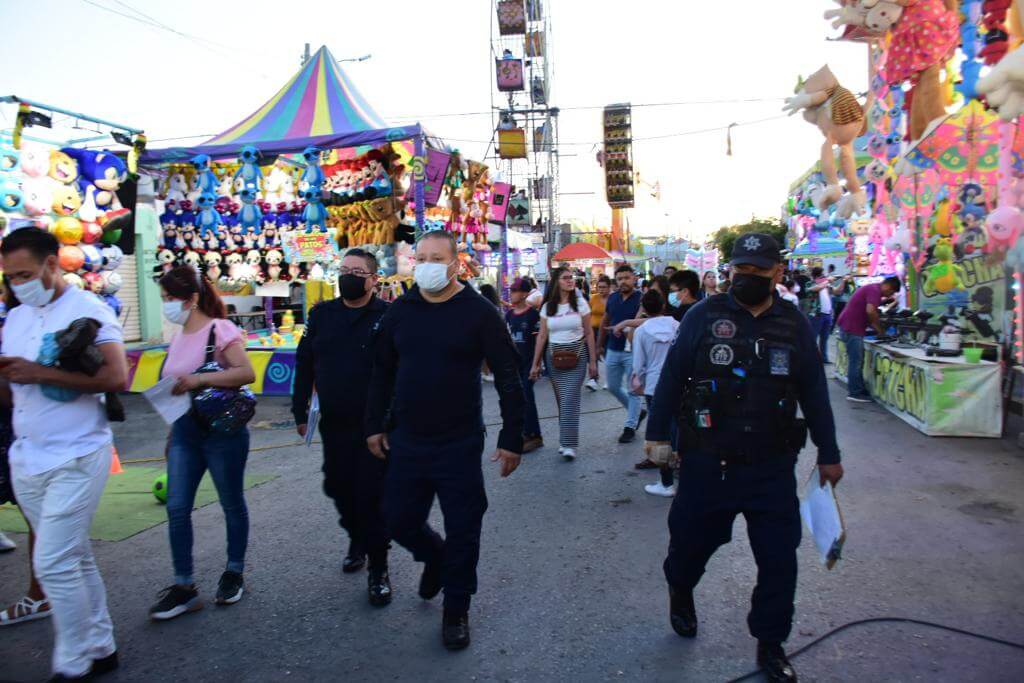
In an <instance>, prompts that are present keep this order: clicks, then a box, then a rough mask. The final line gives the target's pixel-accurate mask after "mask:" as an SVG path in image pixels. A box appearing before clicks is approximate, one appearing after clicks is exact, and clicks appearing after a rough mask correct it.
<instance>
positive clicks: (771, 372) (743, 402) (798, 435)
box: [646, 233, 843, 681]
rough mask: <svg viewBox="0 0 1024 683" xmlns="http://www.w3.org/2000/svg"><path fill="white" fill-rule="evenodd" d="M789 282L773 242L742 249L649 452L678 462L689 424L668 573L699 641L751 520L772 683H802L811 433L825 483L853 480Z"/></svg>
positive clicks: (683, 621)
mask: <svg viewBox="0 0 1024 683" xmlns="http://www.w3.org/2000/svg"><path fill="white" fill-rule="evenodd" d="M782 270H783V269H782V264H781V262H780V257H779V245H778V243H777V242H776V241H775V239H774V238H772V237H771V236H769V235H764V234H759V233H750V234H747V235H742V236H741V237H740V238H739V239H738V240H737V241H736V245H735V247H734V249H733V253H732V288H731V289H730V291H729V293H728V294H718V295H715V296H712V297H709V298H707V299H705V300H703V301H701V302H700V303H698V304H696V305H695V306H694V307H693V308H692V309H691V310H690V311H689V313H688V314H687V316H686V318H685V319H684V320H683V323H682V326H681V327H680V328H679V333H678V335H677V337H676V339H675V341H674V342H673V346H672V348H671V350H670V351H669V355H668V359H667V360H666V362H665V367H664V369H663V370H662V374H661V380H660V381H659V382H658V387H657V390H656V393H655V397H654V402H653V406H654V411H653V413H652V414H651V420H650V422H649V423H648V426H647V444H646V450H647V452H648V455H649V457H651V459H652V460H654V461H656V462H657V461H660V460H664V459H667V458H665V455H666V453H665V451H666V450H668V449H670V448H671V447H670V446H669V445H668V439H669V427H670V424H671V421H672V420H673V419H676V418H678V420H679V437H678V439H679V442H678V448H679V453H680V457H681V463H680V471H679V484H678V492H677V494H676V497H675V500H674V501H673V504H672V510H671V512H670V513H669V520H668V523H669V532H670V540H669V549H668V557H667V558H666V559H665V566H664V568H665V578H666V579H667V580H668V584H669V596H670V604H671V607H670V619H671V624H672V628H673V629H674V630H675V631H676V633H678V634H679V635H681V636H683V637H686V638H693V637H694V636H696V635H697V613H696V609H695V607H694V602H693V589H694V588H695V587H696V585H697V582H698V581H700V577H701V575H702V574H703V573H704V567H705V565H706V564H707V561H708V560H709V559H710V558H711V556H712V555H713V554H714V552H715V550H717V549H718V547H719V546H721V545H722V544H724V543H727V542H729V540H731V535H732V525H733V521H734V520H735V518H736V515H738V514H742V515H743V516H744V518H745V519H746V522H747V531H748V535H749V537H750V545H751V548H752V550H753V552H754V559H755V560H756V562H757V568H758V574H757V586H756V587H755V588H754V594H753V598H752V600H751V603H752V604H751V610H750V614H749V616H748V618H747V624H748V626H749V628H750V632H751V634H752V635H753V636H754V637H755V638H757V640H758V648H757V660H758V664H759V665H760V666H761V667H762V669H763V670H764V672H765V674H766V676H767V677H768V680H771V681H795V680H796V672H795V671H794V670H793V667H792V666H791V665H790V663H789V661H788V659H787V658H786V653H785V651H784V650H783V647H782V643H783V642H784V641H785V640H786V638H787V637H788V636H789V632H790V628H791V626H792V621H793V597H794V594H795V592H796V568H797V560H796V549H797V546H798V545H799V544H800V531H801V528H800V515H799V504H798V501H797V495H796V479H795V475H794V472H793V465H794V463H795V462H796V457H797V454H798V453H799V452H800V449H801V448H802V447H803V445H804V442H805V441H806V438H807V432H808V430H809V431H810V434H811V437H812V439H813V440H814V443H815V444H816V445H817V447H818V470H819V476H820V478H821V481H822V483H824V482H825V481H830V482H832V484H833V485H835V484H836V483H838V481H839V479H840V478H842V476H843V468H842V465H840V464H839V448H838V446H837V445H836V436H835V423H834V421H833V417H832V408H831V405H830V403H829V397H828V389H827V386H826V380H825V371H824V366H823V365H822V363H821V357H820V356H819V354H818V350H817V346H816V344H815V340H814V335H813V334H812V332H811V326H810V323H809V322H808V321H807V318H806V317H804V315H803V314H802V313H800V311H799V310H798V309H797V308H796V307H795V306H793V305H792V304H790V303H788V302H786V301H783V300H782V299H780V298H779V297H778V296H777V295H776V294H775V285H776V283H778V282H779V280H780V279H781V277H782ZM798 405H799V407H800V408H801V410H802V412H803V415H804V419H798V418H797V406H798Z"/></svg>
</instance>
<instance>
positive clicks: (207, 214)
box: [196, 192, 224, 239]
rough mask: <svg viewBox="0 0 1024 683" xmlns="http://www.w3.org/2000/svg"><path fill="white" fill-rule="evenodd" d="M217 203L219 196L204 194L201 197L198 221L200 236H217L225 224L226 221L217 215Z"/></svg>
mask: <svg viewBox="0 0 1024 683" xmlns="http://www.w3.org/2000/svg"><path fill="white" fill-rule="evenodd" d="M216 202H217V195H216V194H214V193H213V192H203V193H202V194H201V195H199V200H198V202H197V203H198V207H199V216H198V218H197V219H196V226H197V227H198V228H199V236H200V237H202V238H204V239H205V238H206V237H207V235H208V234H209V235H214V234H216V232H217V230H218V229H220V228H221V226H222V225H223V224H224V220H223V219H222V218H221V217H220V214H219V213H217V209H216V208H214V204H215V203H216Z"/></svg>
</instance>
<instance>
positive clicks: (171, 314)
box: [164, 299, 192, 325]
mask: <svg viewBox="0 0 1024 683" xmlns="http://www.w3.org/2000/svg"><path fill="white" fill-rule="evenodd" d="M183 303H185V302H184V301H179V300H177V299H175V300H173V301H165V302H164V317H165V318H167V322H169V323H173V324H175V325H184V324H185V323H186V322H188V319H189V316H191V315H192V309H191V308H182V307H181V305H182V304H183Z"/></svg>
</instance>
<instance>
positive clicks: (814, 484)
mask: <svg viewBox="0 0 1024 683" xmlns="http://www.w3.org/2000/svg"><path fill="white" fill-rule="evenodd" d="M804 494H805V495H804V499H803V500H802V501H800V516H801V517H803V519H804V523H805V524H807V528H808V529H810V531H811V536H812V537H813V538H814V545H815V547H816V548H817V549H818V555H819V557H820V558H821V563H822V564H824V565H826V566H830V565H829V560H830V559H831V560H833V563H834V560H836V559H838V557H839V551H840V549H841V548H842V544H841V542H840V538H842V536H843V522H842V520H841V519H840V517H839V505H838V503H836V496H835V493H834V492H833V491H832V484H830V483H829V482H825V485H824V486H820V485H819V478H818V473H817V472H816V471H815V472H814V473H813V474H812V475H811V478H810V479H809V480H808V481H807V487H806V488H805V490H804Z"/></svg>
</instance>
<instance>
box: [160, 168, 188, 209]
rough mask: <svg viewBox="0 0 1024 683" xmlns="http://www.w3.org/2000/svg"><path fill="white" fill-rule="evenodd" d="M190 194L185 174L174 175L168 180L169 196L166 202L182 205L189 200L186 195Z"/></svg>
mask: <svg viewBox="0 0 1024 683" xmlns="http://www.w3.org/2000/svg"><path fill="white" fill-rule="evenodd" d="M186 192H188V181H187V180H185V174H184V173H172V174H171V175H170V177H168V178H167V196H166V197H165V200H166V201H168V202H176V203H179V204H180V203H181V202H183V201H185V199H186V198H187V197H186V195H185V193H186Z"/></svg>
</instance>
